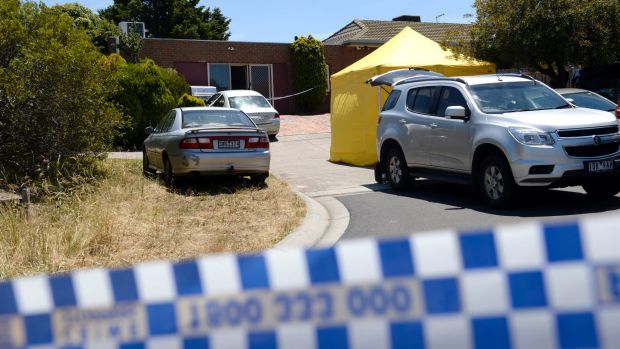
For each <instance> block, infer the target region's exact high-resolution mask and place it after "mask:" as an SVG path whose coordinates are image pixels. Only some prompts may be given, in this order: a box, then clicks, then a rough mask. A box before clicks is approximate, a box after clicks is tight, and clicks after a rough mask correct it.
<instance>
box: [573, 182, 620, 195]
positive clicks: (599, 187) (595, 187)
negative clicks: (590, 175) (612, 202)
mask: <svg viewBox="0 0 620 349" xmlns="http://www.w3.org/2000/svg"><path fill="white" fill-rule="evenodd" d="M582 187H583V190H585V192H586V193H587V194H588V196H590V197H592V198H595V199H602V200H605V199H611V198H613V197H614V196H616V195H617V194H618V193H620V183H618V182H614V181H607V180H605V181H598V182H590V183H586V184H584V185H582Z"/></svg>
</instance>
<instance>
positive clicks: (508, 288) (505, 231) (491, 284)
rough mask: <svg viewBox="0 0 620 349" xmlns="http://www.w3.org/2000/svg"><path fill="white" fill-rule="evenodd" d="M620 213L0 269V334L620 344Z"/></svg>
mask: <svg viewBox="0 0 620 349" xmlns="http://www.w3.org/2000/svg"><path fill="white" fill-rule="evenodd" d="M619 227H620V217H618V216H615V217H602V218H601V217H596V218H586V219H583V220H580V221H579V222H574V223H562V224H524V225H515V226H500V227H497V228H495V229H493V230H488V231H476V232H461V233H457V232H453V231H440V232H434V233H421V234H416V235H413V236H411V237H409V238H402V239H393V240H373V239H366V240H351V241H344V242H342V243H339V244H337V245H336V246H334V247H330V248H315V249H309V250H301V249H292V250H286V251H276V250H273V251H267V252H266V253H264V254H258V255H246V256H235V255H216V256H212V257H206V258H201V259H198V260H193V261H188V262H182V263H168V262H158V263H147V264H142V265H138V266H136V267H134V268H131V269H125V270H104V269H95V270H83V271H77V272H75V273H72V274H70V275H64V276H55V277H47V276H33V277H26V278H19V279H15V280H11V281H7V282H3V283H0V348H2V349H7V348H22V347H33V348H35V347H36V348H121V349H138V348H140V349H141V348H145V349H160V348H179V349H180V348H187V349H194V348H201V349H203V348H205V349H206V348H208V349H221V348H239V349H241V348H243V349H245V348H250V349H272V348H273V349H276V348H278V349H285V348H286V349H305V348H308V349H310V348H320V349H324V348H356V349H357V348H359V349H364V348H368V349H378V348H432V349H436V348H479V349H483V348H494V349H499V348H620V303H619V301H620V228H619Z"/></svg>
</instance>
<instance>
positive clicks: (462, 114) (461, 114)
mask: <svg viewBox="0 0 620 349" xmlns="http://www.w3.org/2000/svg"><path fill="white" fill-rule="evenodd" d="M444 115H445V117H446V119H459V120H468V119H469V117H468V116H467V111H466V110H465V108H464V107H461V106H460V105H454V106H451V107H448V108H446V112H445V113H444Z"/></svg>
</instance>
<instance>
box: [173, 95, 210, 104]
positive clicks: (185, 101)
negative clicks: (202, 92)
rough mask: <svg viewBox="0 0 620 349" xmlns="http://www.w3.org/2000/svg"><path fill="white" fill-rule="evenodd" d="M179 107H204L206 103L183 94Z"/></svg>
mask: <svg viewBox="0 0 620 349" xmlns="http://www.w3.org/2000/svg"><path fill="white" fill-rule="evenodd" d="M177 106H178V107H204V106H205V101H204V100H202V99H201V98H198V97H194V96H192V95H189V94H187V93H185V94H183V96H181V98H179V100H178V102H177Z"/></svg>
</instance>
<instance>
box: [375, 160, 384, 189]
mask: <svg viewBox="0 0 620 349" xmlns="http://www.w3.org/2000/svg"><path fill="white" fill-rule="evenodd" d="M374 171H375V182H377V183H379V184H383V171H381V163H380V162H377V163H376V164H375V168H374Z"/></svg>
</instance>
